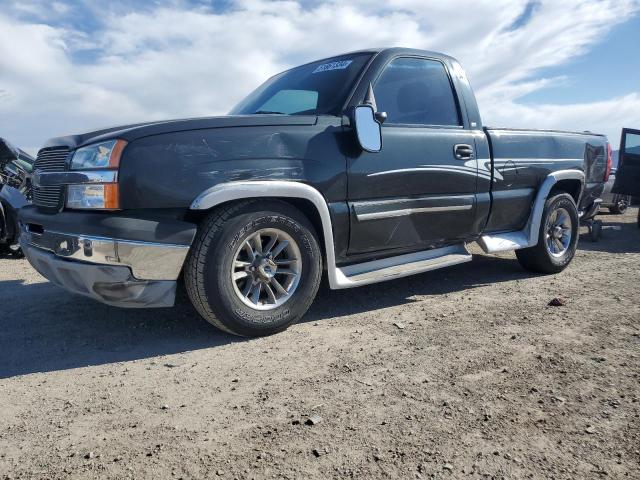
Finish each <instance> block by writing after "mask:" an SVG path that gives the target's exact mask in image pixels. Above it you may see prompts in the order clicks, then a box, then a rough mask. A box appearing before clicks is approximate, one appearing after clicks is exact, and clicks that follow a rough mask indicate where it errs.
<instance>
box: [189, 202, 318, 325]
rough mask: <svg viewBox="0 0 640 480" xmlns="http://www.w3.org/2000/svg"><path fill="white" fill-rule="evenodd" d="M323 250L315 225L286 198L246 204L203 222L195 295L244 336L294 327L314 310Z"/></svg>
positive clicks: (216, 320)
mask: <svg viewBox="0 0 640 480" xmlns="http://www.w3.org/2000/svg"><path fill="white" fill-rule="evenodd" d="M321 274H322V255H321V252H320V247H319V242H318V239H317V236H316V233H315V231H314V228H313V226H312V225H311V223H310V222H309V221H308V220H307V218H306V217H305V216H304V215H303V214H302V213H301V212H300V211H298V210H297V209H295V208H294V207H293V206H291V205H289V204H287V203H284V202H279V201H262V202H260V203H258V202H255V201H249V202H243V203H239V204H235V205H232V206H229V207H224V208H222V209H221V210H217V211H214V212H213V213H211V214H210V215H209V216H208V217H207V218H206V219H205V220H204V221H203V223H202V225H201V228H200V229H199V233H198V236H197V238H196V240H195V242H194V245H193V247H192V251H191V253H190V254H189V258H188V260H187V264H186V268H185V284H186V288H187V293H188V295H189V298H190V299H191V302H192V303H193V305H194V307H195V308H196V310H197V311H198V312H199V313H200V315H202V317H203V318H204V319H205V320H207V321H208V322H210V323H212V324H213V325H214V326H216V327H218V328H219V329H221V330H224V331H226V332H228V333H232V334H235V335H241V336H250V337H255V336H262V335H270V334H273V333H277V332H280V331H282V330H284V329H286V328H287V327H288V326H290V325H291V324H293V323H294V322H296V321H297V320H299V319H300V318H301V317H302V316H303V315H304V314H305V313H306V311H307V310H308V309H309V306H310V305H311V303H312V302H313V299H314V298H315V295H316V293H317V291H318V287H319V285H320V278H321Z"/></svg>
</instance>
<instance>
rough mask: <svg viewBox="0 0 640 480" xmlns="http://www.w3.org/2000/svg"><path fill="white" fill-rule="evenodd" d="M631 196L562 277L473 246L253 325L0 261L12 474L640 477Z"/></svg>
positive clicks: (638, 250) (636, 263) (638, 304)
mask: <svg viewBox="0 0 640 480" xmlns="http://www.w3.org/2000/svg"><path fill="white" fill-rule="evenodd" d="M635 214H636V212H635V210H634V211H633V212H630V213H628V214H627V215H626V216H625V217H614V216H604V217H603V220H605V222H606V223H607V224H609V225H618V226H621V227H622V230H620V231H614V230H606V231H605V232H604V235H605V238H603V239H602V240H601V241H600V242H599V243H589V241H588V240H587V239H586V236H585V235H584V234H583V237H582V239H581V243H580V250H579V252H578V254H577V258H576V259H575V260H574V262H573V264H572V265H571V267H570V268H569V269H568V270H566V271H565V272H564V273H562V274H560V275H557V276H551V277H544V276H535V275H532V274H530V273H527V272H525V271H523V270H522V269H521V268H520V267H519V266H518V263H517V262H516V260H515V257H514V256H513V255H505V256H502V257H500V258H496V257H489V256H483V255H477V258H476V259H475V261H474V262H472V263H471V264H466V265H460V266H458V267H454V268H451V269H448V270H441V271H437V272H432V273H429V274H423V275H420V276H417V277H410V278H407V279H403V280H400V281H395V282H393V283H387V284H380V285H375V286H371V287H363V288H359V289H355V290H350V291H338V292H331V291H328V290H327V289H326V288H325V289H324V290H323V291H322V292H321V294H320V297H319V298H318V300H317V301H316V303H315V305H314V307H313V308H312V311H311V312H310V313H309V314H308V315H307V316H306V318H305V319H304V321H303V322H302V323H301V324H299V325H296V326H294V327H293V328H291V329H290V330H289V331H287V332H285V333H283V334H280V335H276V336H273V337H270V338H263V339H257V340H249V341H247V340H240V339H236V338H233V337H230V336H227V335H223V334H220V333H217V332H216V331H215V330H213V329H212V328H210V327H209V326H208V324H206V323H205V322H204V321H202V320H200V319H199V318H198V317H197V315H196V314H195V313H194V311H193V310H192V309H191V308H190V307H189V306H188V305H182V306H180V307H178V308H175V309H172V310H154V311H125V310H119V309H115V308H110V307H107V306H103V305H100V304H97V303H94V302H93V301H91V300H87V299H84V298H79V297H74V296H71V295H69V294H67V293H66V292H64V291H62V290H60V289H58V288H56V287H54V286H51V285H50V284H48V283H46V282H44V281H43V279H42V278H40V277H39V276H38V275H37V274H36V273H35V272H34V271H32V270H31V269H30V267H29V266H28V264H27V263H26V261H24V260H15V259H8V258H5V259H1V260H0V305H1V310H0V322H1V325H0V327H1V332H2V333H0V405H2V408H1V409H0V478H96V477H104V478H127V477H130V478H185V479H186V478H204V477H208V478H212V477H213V478H349V477H353V478H407V479H411V478H468V477H470V478H480V477H485V478H573V479H576V478H599V477H606V478H640V403H639V400H638V399H639V397H640V387H639V385H640V383H639V382H640V299H639V294H640V290H639V285H640V230H639V229H638V228H637V227H636V226H635V223H634V222H635ZM554 297H560V298H562V299H564V300H565V301H566V305H565V306H561V307H551V306H548V305H547V304H548V303H549V301H550V300H551V299H553V298H554ZM400 327H403V328H400ZM316 415H317V416H319V417H321V419H319V422H318V423H316V424H314V425H307V424H306V422H307V421H308V419H309V416H316Z"/></svg>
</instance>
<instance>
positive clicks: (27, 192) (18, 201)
mask: <svg viewBox="0 0 640 480" xmlns="http://www.w3.org/2000/svg"><path fill="white" fill-rule="evenodd" d="M34 162H35V158H33V157H32V156H31V155H29V154H28V153H26V152H24V151H22V150H20V149H19V148H16V147H14V146H12V145H11V144H10V143H9V142H8V141H6V140H4V139H2V138H0V253H5V252H9V253H12V254H14V255H20V248H19V246H18V234H19V232H20V229H19V228H18V210H19V209H20V208H22V207H23V206H25V205H27V204H28V203H29V202H30V201H31V179H30V176H31V173H32V170H33V164H34Z"/></svg>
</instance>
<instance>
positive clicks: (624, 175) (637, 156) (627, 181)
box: [611, 128, 640, 197]
mask: <svg viewBox="0 0 640 480" xmlns="http://www.w3.org/2000/svg"><path fill="white" fill-rule="evenodd" d="M611 191H612V192H613V193H618V194H620V195H632V196H634V197H638V196H640V130H632V129H630V128H625V129H623V130H622V138H621V140H620V153H619V160H618V170H617V172H616V181H615V183H614V184H613V189H612V190H611Z"/></svg>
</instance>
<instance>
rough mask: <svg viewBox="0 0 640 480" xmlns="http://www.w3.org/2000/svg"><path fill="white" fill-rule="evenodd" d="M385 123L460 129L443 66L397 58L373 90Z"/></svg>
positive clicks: (435, 63) (458, 118)
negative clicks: (385, 115)
mask: <svg viewBox="0 0 640 480" xmlns="http://www.w3.org/2000/svg"><path fill="white" fill-rule="evenodd" d="M373 93H374V95H375V99H376V105H377V107H378V111H381V112H386V113H387V120H386V122H385V125H387V124H405V125H407V124H408V125H437V126H456V127H457V126H460V125H461V122H460V115H459V112H458V106H457V102H456V99H455V96H454V93H453V89H452V87H451V82H450V80H449V75H448V74H447V71H446V69H445V67H444V65H443V64H442V63H440V62H439V61H436V60H427V59H424V58H396V59H395V60H393V61H392V62H391V63H389V64H388V65H387V66H386V67H385V69H384V71H383V72H382V75H380V77H379V78H378V80H377V81H376V84H375V86H374V89H373Z"/></svg>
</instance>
